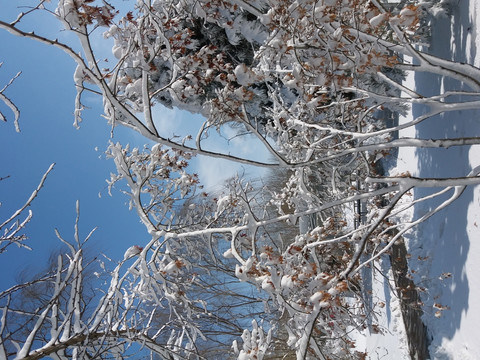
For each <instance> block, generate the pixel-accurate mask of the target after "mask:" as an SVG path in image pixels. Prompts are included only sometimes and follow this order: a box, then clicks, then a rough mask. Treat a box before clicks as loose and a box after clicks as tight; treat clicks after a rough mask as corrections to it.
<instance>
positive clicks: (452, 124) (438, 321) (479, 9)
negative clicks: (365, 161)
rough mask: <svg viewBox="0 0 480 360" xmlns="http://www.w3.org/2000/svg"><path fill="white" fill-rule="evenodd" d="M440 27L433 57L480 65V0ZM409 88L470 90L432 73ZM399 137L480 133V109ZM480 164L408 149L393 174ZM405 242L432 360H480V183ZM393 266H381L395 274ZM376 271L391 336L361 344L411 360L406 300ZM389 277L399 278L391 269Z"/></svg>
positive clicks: (479, 158) (411, 79)
mask: <svg viewBox="0 0 480 360" xmlns="http://www.w3.org/2000/svg"><path fill="white" fill-rule="evenodd" d="M432 25H433V33H432V38H431V43H430V46H429V51H430V52H432V53H434V54H435V55H439V56H441V57H444V58H449V59H454V60H456V61H460V62H466V63H470V64H474V65H476V66H479V65H480V54H477V49H479V50H480V0H459V1H458V2H456V1H455V2H454V3H452V16H450V17H446V16H439V17H437V18H436V19H435V20H434V21H433V23H432ZM406 83H407V85H408V84H410V85H412V84H414V86H415V87H416V89H417V90H418V91H419V92H420V93H422V94H425V95H429V94H438V93H440V92H442V91H444V90H445V89H450V90H452V89H455V90H458V89H462V88H463V85H462V84H460V83H456V82H453V81H451V80H449V79H445V78H442V77H440V76H433V75H431V74H425V73H419V74H415V75H414V74H410V75H409V76H408V77H407V79H406ZM425 111H426V109H425V108H422V107H421V106H414V107H413V109H411V111H410V112H409V114H407V116H406V117H404V118H400V122H402V121H406V120H408V119H411V117H412V116H418V115H421V114H423V113H424V112H425ZM399 135H400V136H401V137H402V136H405V137H410V136H416V137H419V138H426V139H428V138H446V137H452V138H455V137H464V136H480V109H478V110H475V111H455V112H451V113H447V114H442V115H440V116H437V117H434V118H431V119H429V120H428V121H426V122H424V123H422V124H420V125H419V126H417V127H416V128H415V129H408V130H405V131H403V132H401V133H400V134H399ZM478 165H480V146H472V147H456V148H449V149H428V150H425V149H420V150H418V149H417V150H415V149H412V148H401V149H400V150H399V152H398V160H397V167H396V169H394V170H393V172H398V173H401V172H405V171H409V172H410V173H411V174H412V175H416V176H421V177H440V178H444V177H452V176H465V175H467V174H468V173H469V172H470V171H471V170H472V169H473V168H474V167H475V166H478ZM434 190H435V189H430V190H428V189H420V190H416V191H415V193H414V197H415V198H419V197H421V196H424V195H426V194H427V193H431V192H432V191H434ZM436 190H438V189H436ZM446 196H448V194H447V195H446ZM445 198H446V197H443V198H441V199H437V200H436V201H435V202H433V203H432V202H430V203H420V204H419V205H418V206H415V207H414V209H413V212H412V213H411V214H410V215H411V216H414V217H415V218H418V217H419V216H421V215H423V214H425V213H426V212H427V211H428V210H430V209H431V208H432V207H433V206H434V205H435V204H439V203H440V202H441V201H442V200H444V199H445ZM405 238H406V240H407V249H408V252H409V254H410V257H409V268H410V271H411V275H412V278H413V280H414V281H415V283H416V285H417V286H418V287H421V288H424V289H425V292H423V293H422V294H421V296H422V301H423V303H424V306H423V312H424V315H423V322H424V323H425V325H426V326H427V329H428V337H429V340H430V346H429V352H430V358H431V359H439V360H447V359H448V360H450V359H451V360H467V359H480V341H479V332H478V326H479V324H480V275H479V274H480V186H475V187H468V188H467V189H466V190H465V192H464V193H463V194H462V196H461V197H460V198H459V199H458V200H457V201H455V202H454V203H453V204H451V205H450V206H449V207H447V208H446V209H443V210H442V211H440V212H439V213H437V214H435V215H434V216H433V217H431V218H430V219H428V220H427V221H426V222H424V223H422V224H421V225H419V226H418V227H416V228H415V229H414V230H413V231H411V232H410V233H408V235H407V236H406V237H405ZM387 265H388V264H384V265H383V266H382V265H380V267H384V268H385V269H387ZM379 270H382V269H379ZM371 274H372V279H374V280H373V281H372V297H371V298H372V301H373V302H374V301H379V302H382V303H385V308H384V311H381V312H377V313H376V320H377V322H378V323H379V325H380V328H383V330H384V333H383V334H381V335H378V334H375V333H374V332H373V331H372V332H371V333H370V334H366V336H365V337H359V338H358V339H356V340H357V346H358V348H359V349H361V348H362V347H364V348H365V349H366V350H367V352H368V358H369V359H392V360H394V359H409V358H410V357H409V355H408V345H407V342H406V336H405V335H406V332H405V327H404V325H403V321H402V318H401V315H400V313H401V312H400V305H399V301H398V299H397V298H396V296H395V294H394V293H392V292H391V291H390V290H389V289H388V282H387V281H385V278H382V275H381V274H380V271H375V270H373V271H372V272H371ZM388 274H389V276H390V278H391V272H390V273H388ZM375 279H376V281H375ZM382 305H383V304H382ZM378 309H379V308H378V307H377V310H378Z"/></svg>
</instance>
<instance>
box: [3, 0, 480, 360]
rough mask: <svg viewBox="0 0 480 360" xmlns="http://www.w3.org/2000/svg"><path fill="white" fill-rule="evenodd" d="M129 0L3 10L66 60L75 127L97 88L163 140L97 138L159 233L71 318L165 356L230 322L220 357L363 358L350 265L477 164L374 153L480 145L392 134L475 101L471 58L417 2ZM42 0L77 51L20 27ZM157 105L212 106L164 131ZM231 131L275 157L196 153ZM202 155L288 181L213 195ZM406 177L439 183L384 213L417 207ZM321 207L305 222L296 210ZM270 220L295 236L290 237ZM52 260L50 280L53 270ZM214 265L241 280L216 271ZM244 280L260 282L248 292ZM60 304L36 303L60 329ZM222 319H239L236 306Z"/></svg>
mask: <svg viewBox="0 0 480 360" xmlns="http://www.w3.org/2000/svg"><path fill="white" fill-rule="evenodd" d="M133 3H134V4H132V6H131V8H130V9H129V10H127V11H124V14H123V15H121V14H117V11H116V10H115V8H114V6H115V5H113V6H112V5H111V4H109V3H107V2H100V1H94V0H60V1H57V2H54V3H53V4H51V3H50V2H46V1H40V2H39V3H38V4H36V5H35V6H33V7H32V9H31V11H28V12H25V13H21V14H20V15H19V16H18V18H17V19H15V20H14V21H11V22H10V23H9V22H6V21H4V20H0V28H2V29H5V30H7V31H9V32H10V33H12V34H14V35H18V36H25V37H29V38H32V39H35V40H38V41H40V42H43V43H46V44H48V45H52V46H54V47H58V48H60V49H62V50H63V51H65V52H66V53H67V54H69V55H70V56H71V57H72V58H73V59H74V60H75V62H76V63H77V68H76V70H75V74H74V81H75V86H76V88H77V98H76V105H75V106H76V108H75V125H76V126H79V125H80V121H81V113H82V110H83V103H82V101H83V99H82V95H83V93H84V92H85V91H88V92H92V93H94V94H97V95H99V96H101V98H102V100H103V105H104V115H103V116H104V117H105V118H106V119H107V121H108V122H109V123H110V124H111V125H112V127H114V128H115V127H117V126H125V127H128V128H131V129H132V130H133V131H136V132H138V133H139V134H141V135H143V136H144V137H145V138H146V139H148V140H150V141H152V142H154V143H155V145H154V146H151V147H145V148H144V149H138V148H130V147H129V146H122V145H121V144H118V143H116V144H114V143H112V144H110V146H109V149H108V151H107V154H108V156H109V157H110V158H112V159H113V161H114V162H115V165H116V169H117V173H116V174H113V175H112V178H111V179H110V180H109V182H110V188H114V187H121V188H122V191H123V192H124V193H125V194H126V195H127V196H129V200H130V206H131V207H132V208H134V209H135V210H136V211H137V213H138V215H139V217H140V219H141V221H142V222H143V223H144V225H145V226H146V228H147V230H148V232H149V234H150V235H151V237H152V239H151V241H150V242H149V243H148V244H147V245H146V246H145V247H144V248H143V249H142V250H139V249H134V250H135V251H133V252H132V255H133V253H135V254H134V255H133V256H134V257H135V260H134V261H135V263H134V264H133V265H132V266H130V267H129V268H128V270H126V271H125V273H120V268H121V267H122V265H123V262H122V263H121V264H120V265H119V267H117V268H116V269H115V271H113V272H112V282H111V285H110V289H109V290H108V291H106V295H105V297H104V298H102V299H103V300H101V302H100V304H103V305H101V306H100V307H99V308H98V309H97V310H95V313H94V315H95V316H93V317H92V318H91V319H90V320H88V321H87V320H86V319H84V318H82V317H80V318H78V317H75V316H76V314H75V313H72V314H71V316H72V317H75V319H78V321H79V323H78V324H80V325H79V327H77V328H76V330H75V331H77V330H78V331H80V330H79V329H93V330H85V331H93V332H92V333H91V334H102V339H104V338H105V339H108V340H109V341H110V340H111V339H113V337H109V336H113V334H116V335H115V336H117V337H123V338H125V339H126V340H125V341H139V342H142V341H143V342H144V343H145V346H147V347H148V348H149V349H151V350H152V351H156V352H159V353H160V354H161V356H165V357H167V358H168V357H171V358H180V357H181V356H183V357H187V358H188V357H199V356H201V353H202V351H201V350H202V349H203V350H205V349H206V348H208V346H209V345H205V344H206V343H208V341H209V340H211V341H216V342H218V343H222V344H223V345H225V342H226V341H227V340H228V341H230V340H231V338H232V337H238V338H237V339H236V341H235V342H233V346H232V354H234V355H235V356H237V357H238V358H239V359H254V358H257V359H261V358H268V357H269V356H271V357H273V356H275V352H278V351H285V352H288V351H289V350H285V349H286V348H288V349H290V351H292V352H294V353H295V356H296V358H297V359H308V358H312V359H313V358H316V359H317V358H319V359H331V358H339V359H346V358H362V356H365V354H362V353H359V352H357V351H356V350H355V344H354V343H353V342H352V341H351V339H350V338H349V335H348V334H349V333H350V332H352V331H353V330H354V329H357V330H358V329H360V330H361V329H362V327H363V326H364V317H365V313H366V311H367V309H365V308H364V305H363V303H362V299H361V292H360V291H359V290H360V289H361V287H362V279H361V276H360V270H361V269H362V268H363V267H365V266H367V265H369V264H371V263H372V262H373V261H375V260H376V259H379V258H381V257H382V256H383V255H385V254H387V253H388V251H389V249H390V248H391V247H392V246H393V244H394V243H395V241H396V240H397V239H399V238H400V237H401V236H402V235H403V234H404V233H405V232H406V231H408V230H409V229H410V228H412V227H413V226H415V225H416V224H418V223H419V222H422V221H424V220H426V219H428V218H429V217H430V216H432V215H433V214H434V213H436V212H438V211H439V210H441V209H442V208H444V207H445V206H448V205H449V204H450V203H451V202H452V201H454V200H455V199H456V198H458V197H459V196H460V195H461V193H462V192H463V190H464V189H465V186H468V185H473V184H478V183H479V182H480V178H479V177H478V172H479V170H480V169H472V170H471V172H470V173H468V174H464V176H463V177H460V178H448V179H422V178H415V177H412V176H411V175H410V174H409V173H403V174H387V173H383V172H384V171H383V170H384V169H382V168H381V166H379V160H380V159H381V158H382V157H384V156H386V155H388V153H389V151H391V150H394V149H396V148H399V147H405V146H408V147H445V148H448V147H451V146H465V145H472V144H478V143H480V139H479V138H478V137H468V138H455V139H420V138H396V133H397V132H398V131H399V130H402V129H405V128H408V127H413V126H415V125H417V124H419V123H420V122H424V121H429V119H430V118H431V117H432V116H434V115H436V114H440V113H444V112H448V111H453V110H467V109H476V108H478V106H479V105H480V103H479V102H478V100H477V97H478V95H479V90H480V81H479V79H480V76H479V75H480V69H478V68H476V67H474V66H472V65H470V64H463V63H457V62H453V61H450V60H447V59H441V58H438V57H436V56H433V55H431V54H429V53H428V52H427V51H423V50H419V47H418V46H416V44H417V43H420V42H422V41H424V40H425V39H424V30H425V23H426V21H424V19H425V18H424V17H425V16H428V15H427V10H428V9H427V5H425V4H422V3H415V4H414V3H406V2H401V3H400V4H399V6H398V8H393V7H392V6H390V5H388V4H384V3H383V2H382V1H380V0H369V1H367V2H359V1H356V0H319V1H315V0H307V1H278V0H256V1H244V0H212V1H208V0H195V1H193V0H183V1H169V0H139V1H136V2H133ZM37 11H46V12H49V13H50V14H51V15H52V16H53V17H55V18H56V19H58V20H59V21H61V22H62V23H63V25H64V28H65V30H66V31H70V32H72V33H73V34H75V35H76V36H77V37H78V39H79V44H80V45H79V47H78V48H77V47H76V46H75V45H70V44H65V43H62V42H59V41H58V40H56V39H53V38H48V37H46V36H42V35H41V34H39V33H37V32H31V30H30V29H23V28H22V20H23V19H24V17H26V16H32V14H34V13H35V12H37ZM122 11H123V9H122ZM99 32H103V35H104V37H105V38H107V39H113V42H114V45H113V49H112V51H113V55H114V58H115V59H114V60H113V62H112V60H109V61H108V63H107V62H105V63H104V62H103V60H101V59H100V58H98V57H97V55H96V50H95V49H94V48H93V45H92V39H93V37H95V36H97V35H98V33H99ZM97 40H98V38H97ZM108 41H110V40H108ZM415 71H421V72H430V73H434V74H439V75H442V76H444V77H448V78H451V79H455V80H459V81H461V82H463V83H464V84H466V86H468V87H469V88H470V90H469V91H459V90H456V89H445V91H443V92H442V93H438V94H435V95H433V96H427V95H425V94H421V93H418V92H416V91H414V89H410V88H408V87H407V86H406V85H405V84H404V83H403V82H402V78H403V75H404V74H405V72H415ZM0 94H1V92H0ZM459 96H461V100H458V99H459ZM158 104H161V105H163V106H168V107H174V108H179V109H184V110H188V111H190V112H194V113H199V114H201V115H203V116H204V118H205V120H204V122H203V123H202V124H200V125H199V126H198V132H197V133H196V134H191V135H192V136H187V137H184V138H182V139H180V140H178V139H176V138H173V139H172V138H170V137H169V136H168V134H163V133H162V129H161V128H159V127H158V124H157V122H156V120H155V116H154V112H153V109H154V107H155V106H159V105H158ZM413 104H424V105H425V106H426V108H427V109H428V111H426V113H424V114H422V115H420V116H418V117H416V118H413V119H411V121H409V122H407V123H405V124H401V125H398V124H396V123H395V122H389V121H386V119H385V118H384V114H385V112H386V111H393V112H402V111H404V110H405V109H406V108H407V107H409V106H411V105H413ZM228 126H233V127H234V128H235V129H236V130H237V132H238V134H239V136H241V135H242V134H248V135H250V136H253V137H255V138H256V140H257V141H258V142H259V143H260V144H262V145H263V146H264V147H265V148H266V150H267V151H268V152H269V153H270V155H271V158H272V160H271V161H270V162H267V161H264V162H262V161H254V160H250V159H247V158H242V157H240V156H237V155H236V154H230V153H229V152H228V149H227V150H226V151H225V152H223V153H222V152H214V151H209V150H206V149H205V147H204V146H203V144H204V139H205V138H206V135H207V134H208V132H209V131H214V130H221V129H222V128H224V127H228ZM196 155H204V156H211V157H215V158H223V159H228V160H231V161H236V162H240V163H244V164H250V165H255V166H259V167H267V168H275V169H279V170H276V171H284V172H285V173H288V176H289V177H288V179H287V180H286V181H285V183H284V184H282V186H281V187H279V188H276V189H271V188H268V186H260V187H255V186H252V184H251V183H249V182H248V181H246V180H244V179H237V178H235V179H232V180H231V181H230V182H229V184H228V186H227V187H226V190H225V191H224V192H223V193H221V194H217V195H215V196H216V197H215V198H214V197H213V196H210V195H209V194H204V193H202V189H201V186H200V184H199V179H198V177H197V176H196V175H195V174H190V173H189V172H188V168H187V165H188V162H189V160H190V159H191V158H192V157H193V156H196ZM358 183H361V184H362V186H358ZM418 187H432V188H433V187H438V188H441V189H440V190H439V191H437V192H436V193H434V194H433V195H429V196H426V197H424V198H421V199H416V200H415V201H416V202H420V201H428V200H431V199H432V198H434V197H437V196H440V195H443V194H445V193H448V192H450V193H451V195H450V198H449V199H447V200H445V201H443V202H442V203H441V204H440V205H438V206H435V207H433V208H432V209H431V210H430V211H429V212H427V213H425V214H423V215H421V216H419V217H418V218H414V219H412V220H409V221H408V222H396V221H395V219H397V218H399V217H400V216H399V215H401V214H402V212H404V211H405V210H407V209H408V208H409V207H410V206H412V204H411V202H409V201H406V200H405V199H406V196H407V194H408V193H409V191H410V190H412V189H414V188H418ZM359 201H361V202H368V208H369V210H368V214H367V216H366V219H365V221H363V220H362V224H361V225H360V226H357V227H354V226H353V223H354V221H353V220H352V217H353V216H355V214H353V213H352V212H351V211H349V210H348V209H349V206H350V204H351V203H353V202H359ZM357 215H358V214H357ZM313 218H314V219H315V221H314V222H313V224H314V225H313V226H302V225H301V223H305V221H309V219H313ZM282 228H284V229H286V228H288V229H289V230H291V231H289V233H288V235H287V236H284V237H282V236H281V235H282V234H279V231H278V230H279V229H282ZM292 232H293V234H292ZM283 235H286V234H283ZM80 248H81V242H79V241H77V242H76V245H75V246H73V247H72V253H71V257H70V258H69V265H68V268H70V267H71V268H72V269H73V270H72V271H76V273H75V274H77V273H78V274H80V273H81V270H79V268H78V267H79V266H81V262H79V261H78V260H75V259H77V257H78V256H80V255H77V254H79V251H80ZM136 250H138V251H136ZM129 256H130V254H129ZM129 256H127V257H126V259H128V258H129ZM60 268H61V266H59V269H60ZM75 269H77V270H75ZM59 271H60V270H59ZM58 274H59V275H58V276H57V280H55V281H57V283H55V284H57V285H56V286H58V287H59V288H60V287H62V286H64V282H62V281H64V280H62V279H63V278H62V274H63V272H61V271H60V272H59V273H58ZM120 274H122V275H120ZM224 279H229V281H230V280H231V279H237V280H238V281H240V284H241V285H238V284H237V285H235V286H234V285H228V286H226V287H223V286H213V288H212V286H209V285H208V284H221V282H222V281H223V280H224ZM242 284H245V285H244V286H245V288H243V287H242ZM209 288H210V289H209ZM244 289H248V291H251V292H252V294H254V295H252V296H246V295H245V294H244V293H243V294H242V290H244ZM217 290H218V291H220V292H218V291H217ZM221 292H224V294H222V296H225V298H229V297H231V298H232V299H234V298H236V299H243V302H242V301H240V302H239V303H236V304H237V305H238V308H239V309H242V311H233V310H231V309H232V307H230V308H229V307H225V306H226V305H225V303H222V302H221V301H220V300H219V299H220V297H217V298H215V297H214V296H213V295H212V294H217V295H220V294H221ZM75 296H77V295H75ZM52 299H54V298H52ZM71 301H78V300H77V297H73V298H72V299H71ZM123 302H125V303H126V305H124V306H121V305H120V304H121V303H123ZM54 304H56V303H55V301H54V300H52V301H51V302H49V303H48V305H47V308H46V309H45V312H44V313H39V314H35V315H36V316H38V319H43V320H41V321H42V322H43V321H45V319H46V318H47V315H48V319H51V320H49V321H54V322H55V324H57V322H58V319H57V317H56V316H54V315H51V314H52V313H51V311H53V309H54V307H55V306H56V305H54ZM112 304H113V305H112ZM237 305H234V306H233V307H237ZM247 306H250V310H249V311H250V313H249V314H250V315H251V316H250V319H249V318H248V316H245V312H246V310H245V309H246V308H247ZM160 308H168V309H169V314H170V315H171V317H169V319H170V322H169V323H167V324H166V325H165V327H162V328H161V330H162V331H160V332H158V333H157V332H155V331H154V330H155V329H156V326H153V325H152V324H154V323H155V321H157V320H158V319H159V318H161V319H163V318H162V317H161V316H160V317H159V318H157V313H156V310H155V309H160ZM260 308H261V309H262V310H261V311H260V310H259V309H260ZM133 309H134V310H133ZM225 309H228V311H227V312H222V311H224V310H225ZM370 310H371V309H370ZM262 312H263V314H261V313H262ZM42 314H45V316H44V317H43V318H42V316H43V315H42ZM107 314H108V315H107ZM228 314H235V315H238V316H239V317H241V319H240V321H231V319H229V318H228ZM161 315H162V316H163V313H162V314H161ZM62 316H63V315H62ZM65 319H67V317H65ZM68 319H70V318H68ZM105 319H108V321H107V322H108V324H106V325H105V321H106V320H105ZM215 319H216V320H217V326H218V327H216V328H215V326H214V325H213V324H214V321H212V320H215ZM247 320H251V321H247ZM39 321H40V320H39ZM65 321H68V323H62V325H61V329H60V328H58V331H57V330H56V332H55V331H54V335H55V336H53V335H52V336H51V338H50V339H54V340H48V341H47V339H44V341H45V342H46V343H45V344H43V345H42V346H47V345H49V346H51V344H54V343H56V342H58V341H60V340H61V339H63V338H62V337H61V336H60V334H61V333H62V332H63V331H64V328H65V329H67V328H68V329H69V326H70V322H69V321H70V320H65ZM63 324H65V325H63ZM112 324H113V325H112ZM67 325H68V326H67ZM107 325H108V326H107ZM137 325H138V326H137ZM55 326H58V325H55ZM92 326H93V328H92ZM112 326H113V327H112ZM52 328H54V329H57V328H55V327H53V325H52ZM219 329H221V330H219ZM156 330H158V329H156ZM32 331H34V330H32ZM65 331H67V330H65ZM68 331H71V330H68ZM204 332H205V333H204ZM215 332H217V336H216V335H215ZM207 333H209V334H207ZM32 334H34V335H32V336H33V337H35V334H37V332H33V333H32ZM68 334H70V332H69V333H68ZM68 334H67V335H68ZM89 334H90V333H89ZM165 334H168V336H167V335H165ZM67 335H65V336H67ZM120 335H121V336H120ZM164 335H165V336H167V338H165V339H166V342H164V343H162V341H163V340H164V338H163V336H164ZM227 335H228V336H227ZM68 336H69V335H68ZM68 336H67V337H68ZM99 336H100V335H99ZM87 337H88V336H87ZM89 338H90V337H89ZM115 339H116V338H115ZM157 340H158V341H157ZM28 341H30V340H28V339H27V340H25V342H24V343H23V344H24V345H21V346H20V350H19V351H20V352H21V353H22V354H28V353H29V352H31V347H32V346H33V344H34V342H32V341H30V342H28ZM37 341H40V340H37ZM112 341H113V340H112ZM159 341H160V342H159ZM202 342H203V345H201V344H202ZM108 344H110V345H111V343H108ZM159 344H163V345H159ZM279 344H281V345H279ZM110 345H108V346H110ZM22 346H23V347H22ZM75 346H77V347H76V348H75V349H76V350H75V351H82V352H88V353H89V356H91V354H92V353H91V351H93V350H92V349H97V347H96V346H97V344H96V343H95V344H94V345H86V346H83V347H82V346H80V345H78V343H76V344H75ZM98 346H100V345H98ZM102 346H104V345H102ZM202 346H204V347H203V348H202ZM112 349H113V348H112ZM221 349H226V347H222V348H221ZM95 351H97V350H95ZM225 351H226V350H225ZM165 354H167V355H165ZM285 355H287V354H285Z"/></svg>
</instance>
